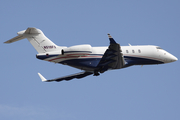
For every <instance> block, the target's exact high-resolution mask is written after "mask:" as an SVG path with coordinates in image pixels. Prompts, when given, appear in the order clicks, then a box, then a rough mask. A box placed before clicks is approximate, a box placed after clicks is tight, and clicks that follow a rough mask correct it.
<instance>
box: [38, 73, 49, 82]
mask: <svg viewBox="0 0 180 120" xmlns="http://www.w3.org/2000/svg"><path fill="white" fill-rule="evenodd" d="M38 75H39V77H40V78H41V80H42V82H46V81H47V79H46V78H44V77H43V76H42V75H41V74H40V73H38Z"/></svg>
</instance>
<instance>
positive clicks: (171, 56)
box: [168, 54, 178, 62]
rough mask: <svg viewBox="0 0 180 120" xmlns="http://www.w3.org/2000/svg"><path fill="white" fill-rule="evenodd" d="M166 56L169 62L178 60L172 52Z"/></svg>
mask: <svg viewBox="0 0 180 120" xmlns="http://www.w3.org/2000/svg"><path fill="white" fill-rule="evenodd" d="M168 58H169V62H175V61H177V60H178V59H177V57H175V56H174V55H172V54H169V56H168Z"/></svg>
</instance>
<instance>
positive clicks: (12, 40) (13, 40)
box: [4, 35, 25, 43]
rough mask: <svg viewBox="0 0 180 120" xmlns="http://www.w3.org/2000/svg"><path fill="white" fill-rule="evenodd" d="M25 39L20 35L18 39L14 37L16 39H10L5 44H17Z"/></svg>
mask: <svg viewBox="0 0 180 120" xmlns="http://www.w3.org/2000/svg"><path fill="white" fill-rule="evenodd" d="M24 38H25V37H24V36H23V35H18V36H16V37H14V38H12V39H10V40H8V41H6V42H4V43H12V42H16V41H19V40H22V39H24Z"/></svg>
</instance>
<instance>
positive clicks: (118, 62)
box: [97, 34, 125, 73]
mask: <svg viewBox="0 0 180 120" xmlns="http://www.w3.org/2000/svg"><path fill="white" fill-rule="evenodd" d="M108 37H109V40H110V45H109V48H108V49H107V50H106V52H105V53H104V55H103V57H102V59H101V60H100V62H99V64H98V66H97V68H98V70H97V72H101V73H103V72H105V71H106V70H108V69H120V68H123V66H124V65H125V62H124V57H123V54H122V50H121V47H120V45H119V44H118V43H116V42H115V40H114V39H113V38H112V37H111V35H110V34H108Z"/></svg>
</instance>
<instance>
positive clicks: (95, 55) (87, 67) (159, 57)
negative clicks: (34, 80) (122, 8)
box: [4, 28, 178, 82]
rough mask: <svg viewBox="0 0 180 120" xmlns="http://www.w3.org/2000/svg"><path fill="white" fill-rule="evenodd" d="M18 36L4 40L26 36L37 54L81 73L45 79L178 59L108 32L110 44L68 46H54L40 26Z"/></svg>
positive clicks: (15, 39) (65, 77)
mask: <svg viewBox="0 0 180 120" xmlns="http://www.w3.org/2000/svg"><path fill="white" fill-rule="evenodd" d="M17 34H18V36H16V37H14V38H12V39H10V40H8V41H6V42H4V43H12V42H16V41H19V40H22V39H24V38H27V39H28V41H29V42H30V43H31V44H32V46H33V47H34V48H35V49H36V51H37V52H38V54H37V55H36V57H37V58H38V59H40V60H45V61H49V62H54V63H60V64H63V65H68V66H71V67H74V68H77V69H80V70H83V72H80V73H77V74H72V75H68V76H64V77H60V78H55V79H49V80H47V79H46V78H44V77H43V76H42V75H41V74H40V73H38V75H39V77H40V78H41V80H42V81H44V82H52V81H57V82H60V81H62V80H66V81H68V80H72V79H74V78H77V79H80V78H83V77H86V76H89V75H92V74H93V75H94V76H98V75H100V74H101V73H104V72H106V71H108V70H115V69H122V68H126V67H130V66H133V65H154V64H164V63H170V62H174V61H177V60H178V59H177V58H176V57H175V56H173V55H172V54H170V53H168V52H167V51H165V50H163V49H162V48H160V47H159V46H154V45H141V46H139V45H138V46H131V45H130V44H129V46H120V44H118V43H117V42H116V41H115V40H114V39H113V37H112V36H111V35H110V34H108V37H109V41H110V45H109V46H107V47H92V46H91V45H89V44H83V45H75V46H71V47H65V46H57V45H56V44H54V43H53V42H52V41H51V40H49V39H48V38H47V37H46V36H45V35H44V34H43V32H42V31H41V30H40V29H37V28H27V29H26V30H23V31H20V32H18V33H17Z"/></svg>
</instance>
